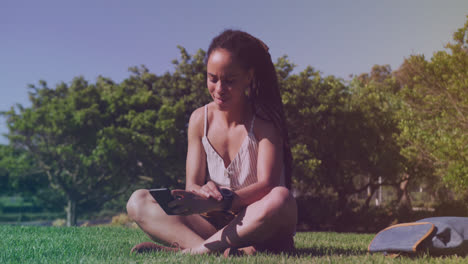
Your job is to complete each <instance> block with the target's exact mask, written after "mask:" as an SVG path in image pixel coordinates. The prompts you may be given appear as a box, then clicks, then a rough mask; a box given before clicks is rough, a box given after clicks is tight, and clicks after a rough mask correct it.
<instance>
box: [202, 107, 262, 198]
mask: <svg viewBox="0 0 468 264" xmlns="http://www.w3.org/2000/svg"><path fill="white" fill-rule="evenodd" d="M207 106H208V105H205V128H204V132H203V138H202V144H203V147H204V149H205V153H206V162H207V166H208V173H209V175H207V180H208V181H210V180H211V181H213V182H214V183H215V184H216V185H218V186H220V187H227V188H230V189H232V190H234V191H235V190H238V189H241V188H244V187H247V186H249V185H251V184H253V183H256V182H257V155H258V141H257V139H256V138H255V136H254V134H253V125H254V122H255V115H254V116H253V118H252V122H251V123H250V129H249V131H248V133H247V136H246V137H245V139H244V141H243V142H242V145H241V147H240V149H239V151H238V152H237V154H236V156H235V157H234V159H232V161H231V164H229V166H227V167H225V166H224V160H223V158H222V157H221V156H220V155H219V154H218V152H216V150H215V149H214V148H213V146H212V145H211V143H210V141H209V140H208V138H207V137H206V131H207V127H208V107H207Z"/></svg>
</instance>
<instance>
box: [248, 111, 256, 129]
mask: <svg viewBox="0 0 468 264" xmlns="http://www.w3.org/2000/svg"><path fill="white" fill-rule="evenodd" d="M254 122H255V115H254V116H253V117H252V122H251V123H250V129H249V133H253V125H254Z"/></svg>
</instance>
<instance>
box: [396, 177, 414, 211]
mask: <svg viewBox="0 0 468 264" xmlns="http://www.w3.org/2000/svg"><path fill="white" fill-rule="evenodd" d="M398 198H399V201H398V203H399V206H400V208H406V209H408V210H412V206H411V197H410V196H409V193H408V180H405V181H403V182H401V183H400V191H399V197H398Z"/></svg>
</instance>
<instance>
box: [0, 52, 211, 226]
mask: <svg viewBox="0 0 468 264" xmlns="http://www.w3.org/2000/svg"><path fill="white" fill-rule="evenodd" d="M179 49H180V52H181V58H182V60H181V62H179V61H177V60H174V61H173V63H174V65H175V72H174V73H173V74H170V73H166V74H164V75H162V76H156V75H155V74H152V73H150V72H149V70H148V69H147V68H146V67H144V66H141V67H131V68H130V69H129V70H130V72H131V76H130V77H129V78H127V79H125V80H124V81H123V82H122V83H120V84H118V83H115V82H113V81H112V80H111V79H108V78H104V77H99V78H98V80H97V82H96V83H95V84H90V83H88V82H87V81H86V80H84V79H83V78H82V77H78V78H75V79H74V80H73V81H72V82H71V84H70V85H67V84H65V83H61V84H59V85H57V86H56V87H55V89H51V88H49V87H48V86H47V83H46V82H45V81H40V82H39V85H38V86H35V85H31V86H30V89H31V92H30V93H29V95H30V97H29V98H30V101H31V103H32V105H31V107H23V106H21V105H18V106H17V108H12V109H11V110H10V111H7V112H4V113H3V115H5V116H6V117H7V119H8V120H7V124H8V127H9V134H8V135H7V136H8V138H9V140H10V143H11V145H12V147H14V148H16V149H18V150H24V151H25V152H27V153H28V155H30V157H32V160H33V161H34V163H35V165H36V166H37V168H39V169H40V171H41V172H44V173H45V174H46V175H47V178H48V182H49V184H50V186H51V187H52V188H53V189H55V190H57V191H59V192H63V194H64V196H65V197H66V200H67V209H66V210H67V224H68V225H75V224H76V218H77V213H80V212H84V211H90V210H96V209H99V208H100V207H101V206H102V205H103V204H104V203H105V202H107V201H109V200H112V199H114V198H116V197H117V196H119V195H120V194H122V193H125V192H127V191H128V190H129V189H130V188H135V187H136V186H137V185H136V184H138V183H141V182H143V183H144V182H146V183H145V184H144V185H142V186H148V187H149V186H167V187H175V186H179V187H180V186H181V184H183V182H184V179H185V177H184V175H185V154H186V146H187V136H186V133H187V132H186V129H187V124H188V120H189V117H190V114H191V112H192V111H193V110H194V109H195V108H196V107H199V106H201V105H203V104H204V103H206V102H208V99H209V95H208V92H207V89H206V88H205V86H206V84H205V81H206V77H205V65H204V63H203V59H204V56H205V53H204V51H202V50H199V51H198V52H197V54H195V55H194V56H193V58H192V57H191V56H190V55H189V54H188V53H187V52H186V50H185V49H184V48H182V47H179Z"/></svg>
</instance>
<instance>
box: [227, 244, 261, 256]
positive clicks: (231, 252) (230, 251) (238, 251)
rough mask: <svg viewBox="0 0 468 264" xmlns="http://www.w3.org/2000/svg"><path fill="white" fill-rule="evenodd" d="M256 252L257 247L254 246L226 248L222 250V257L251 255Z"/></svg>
mask: <svg viewBox="0 0 468 264" xmlns="http://www.w3.org/2000/svg"><path fill="white" fill-rule="evenodd" d="M256 253H257V249H256V248H255V247H254V246H249V247H243V248H232V247H230V248H226V250H224V254H223V255H224V257H225V258H229V257H242V256H253V255H255V254H256Z"/></svg>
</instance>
